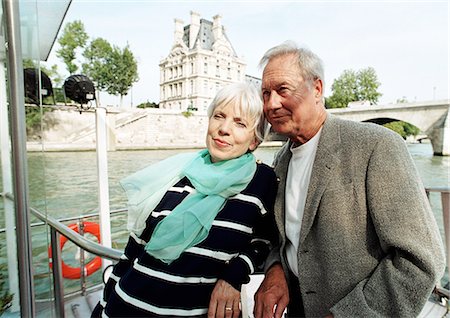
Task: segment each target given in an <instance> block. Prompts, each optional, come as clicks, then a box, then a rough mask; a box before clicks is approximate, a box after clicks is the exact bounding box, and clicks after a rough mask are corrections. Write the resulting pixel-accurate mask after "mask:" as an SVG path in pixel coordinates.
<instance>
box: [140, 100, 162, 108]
mask: <svg viewBox="0 0 450 318" xmlns="http://www.w3.org/2000/svg"><path fill="white" fill-rule="evenodd" d="M136 107H137V108H159V104H156V103H154V102H149V101H146V102H145V103H141V104H139V105H137V106H136Z"/></svg>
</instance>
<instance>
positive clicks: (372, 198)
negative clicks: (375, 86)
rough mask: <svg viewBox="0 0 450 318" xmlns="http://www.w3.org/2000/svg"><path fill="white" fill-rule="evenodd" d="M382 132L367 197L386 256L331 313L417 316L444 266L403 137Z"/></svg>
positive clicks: (373, 157)
mask: <svg viewBox="0 0 450 318" xmlns="http://www.w3.org/2000/svg"><path fill="white" fill-rule="evenodd" d="M381 137H382V138H379V141H378V143H377V145H376V146H375V148H374V150H373V153H372V155H371V158H370V161H369V164H368V168H367V178H366V201H367V205H368V212H369V214H370V217H371V220H372V222H373V225H374V227H375V229H376V232H377V236H378V240H379V242H380V245H381V247H382V250H383V254H384V255H385V256H384V257H383V258H381V259H380V262H379V264H378V266H377V267H376V268H375V270H374V271H373V273H372V274H371V276H370V277H368V278H367V279H365V280H363V281H361V282H360V283H359V284H358V285H357V286H356V287H355V288H354V289H353V290H352V291H350V293H349V294H347V295H346V296H345V297H344V298H343V299H341V300H340V301H339V302H338V303H337V304H336V305H335V306H333V307H332V308H331V312H332V313H333V314H334V315H335V316H341V317H344V316H349V315H350V316H380V315H382V316H396V317H405V316H408V317H413V316H417V315H418V314H419V313H420V311H421V309H422V307H423V305H424V304H425V302H426V300H427V299H428V297H429V295H430V293H431V291H432V289H433V288H434V285H435V284H436V281H437V280H438V279H440V278H441V276H442V273H443V270H444V266H445V265H444V254H443V245H442V240H441V238H440V235H439V230H438V228H437V225H436V222H435V219H434V216H433V214H432V211H431V208H430V206H429V203H428V199H427V198H426V195H425V192H424V189H423V186H422V183H421V181H420V178H419V175H418V173H417V171H416V169H415V166H414V163H413V161H412V159H411V156H410V155H409V153H408V150H407V148H406V146H405V143H404V141H403V140H402V139H401V138H400V137H398V136H396V135H393V134H386V135H384V136H381ZM355 261H356V260H355Z"/></svg>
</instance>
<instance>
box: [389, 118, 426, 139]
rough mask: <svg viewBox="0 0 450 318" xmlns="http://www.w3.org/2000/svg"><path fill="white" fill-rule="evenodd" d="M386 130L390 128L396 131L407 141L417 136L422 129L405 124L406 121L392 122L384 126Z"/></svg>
mask: <svg viewBox="0 0 450 318" xmlns="http://www.w3.org/2000/svg"><path fill="white" fill-rule="evenodd" d="M383 126H384V127H386V128H389V129H390V130H392V131H395V132H396V133H398V134H399V135H400V136H402V137H403V139H406V137H408V136H417V135H418V134H419V133H420V129H419V128H417V127H416V126H414V125H412V124H410V123H407V122H404V121H401V120H399V121H391V122H390V123H387V124H384V125H383Z"/></svg>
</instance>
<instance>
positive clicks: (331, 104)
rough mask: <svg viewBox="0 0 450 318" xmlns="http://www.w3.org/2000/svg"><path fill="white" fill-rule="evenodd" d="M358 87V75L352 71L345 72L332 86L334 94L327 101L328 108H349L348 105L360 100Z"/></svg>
mask: <svg viewBox="0 0 450 318" xmlns="http://www.w3.org/2000/svg"><path fill="white" fill-rule="evenodd" d="M357 85H358V80H357V75H356V73H355V72H354V71H352V70H345V71H344V72H343V73H342V75H341V76H339V77H338V78H337V79H335V80H334V82H333V85H331V90H332V91H333V94H332V95H331V96H330V97H329V98H327V99H326V102H325V104H326V105H327V108H343V107H347V105H348V103H350V102H353V101H356V100H358V99H357V89H358V86H357Z"/></svg>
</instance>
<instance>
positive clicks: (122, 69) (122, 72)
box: [106, 46, 139, 96]
mask: <svg viewBox="0 0 450 318" xmlns="http://www.w3.org/2000/svg"><path fill="white" fill-rule="evenodd" d="M108 68H109V74H110V75H111V77H110V78H109V81H108V84H107V86H106V91H107V92H108V93H110V94H112V95H120V96H124V95H127V93H128V91H129V90H130V88H131V86H132V85H133V83H135V82H137V81H138V80H139V76H138V73H137V61H136V59H135V58H134V55H133V53H132V52H131V51H130V49H129V47H128V46H126V47H125V48H124V49H123V50H122V49H120V48H119V47H117V46H114V47H113V49H112V53H111V57H110V59H109V64H108Z"/></svg>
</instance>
